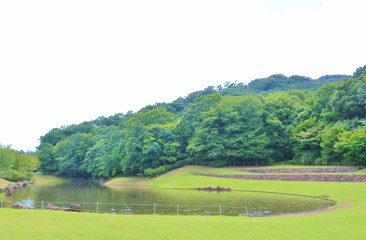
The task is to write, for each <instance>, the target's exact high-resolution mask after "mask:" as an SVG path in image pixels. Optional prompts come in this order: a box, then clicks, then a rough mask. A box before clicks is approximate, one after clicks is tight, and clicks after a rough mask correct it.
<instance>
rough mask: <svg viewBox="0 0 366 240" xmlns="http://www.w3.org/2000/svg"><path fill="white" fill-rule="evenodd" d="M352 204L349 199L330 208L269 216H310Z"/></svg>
mask: <svg viewBox="0 0 366 240" xmlns="http://www.w3.org/2000/svg"><path fill="white" fill-rule="evenodd" d="M350 206H351V203H350V202H348V201H345V202H343V203H342V204H341V205H338V206H335V207H330V208H325V209H319V210H314V211H308V212H300V213H286V214H279V215H271V216H267V217H285V216H286V217H287V216H309V215H313V214H318V213H327V212H333V211H337V210H340V209H344V208H348V207H350Z"/></svg>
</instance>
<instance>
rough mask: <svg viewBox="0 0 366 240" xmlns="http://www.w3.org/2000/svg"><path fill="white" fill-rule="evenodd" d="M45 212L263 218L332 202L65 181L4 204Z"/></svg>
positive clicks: (18, 195) (24, 193) (31, 189)
mask: <svg viewBox="0 0 366 240" xmlns="http://www.w3.org/2000/svg"><path fill="white" fill-rule="evenodd" d="M14 202H21V203H22V204H28V205H30V206H31V207H32V208H36V209H40V208H45V206H46V205H47V204H49V203H50V204H53V205H55V206H60V207H62V206H68V205H70V204H73V203H78V204H80V205H81V210H82V211H88V212H98V213H103V212H105V213H111V214H154V213H155V214H179V215H220V214H221V215H233V216H238V215H247V216H262V215H268V214H282V213H290V212H299V211H308V210H314V209H320V208H324V207H329V206H331V205H334V202H332V201H328V200H325V199H319V198H309V197H301V196H293V195H284V194H271V193H259V192H243V191H231V192H204V191H196V190H177V189H161V188H153V187H136V186H134V187H128V186H126V187H123V188H122V189H109V188H107V187H101V186H100V185H98V184H88V183H82V182H67V183H64V184H60V185H56V186H44V187H42V186H37V185H32V186H30V187H28V188H27V189H23V190H18V191H15V192H14V195H13V197H12V198H11V199H10V202H8V204H7V205H8V206H10V205H11V204H12V203H14Z"/></svg>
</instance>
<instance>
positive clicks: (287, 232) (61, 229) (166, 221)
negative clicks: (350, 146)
mask: <svg viewBox="0 0 366 240" xmlns="http://www.w3.org/2000/svg"><path fill="white" fill-rule="evenodd" d="M201 170H203V171H206V170H207V171H210V170H209V169H207V168H201V167H185V168H182V169H178V170H175V171H172V172H170V173H168V174H165V175H163V176H160V177H158V178H155V179H151V182H149V183H148V184H150V185H152V186H158V187H164V188H190V187H192V188H194V187H206V186H223V187H230V188H232V189H234V190H255V191H269V192H286V193H293V194H305V195H311V196H329V197H330V198H331V199H334V200H336V201H338V205H342V204H343V203H344V202H350V203H351V206H350V207H348V208H344V209H339V210H337V211H332V212H327V213H320V214H312V215H308V216H279V217H257V218H255V217H252V218H251V217H225V216H159V215H145V216H143V215H132V216H122V215H109V214H92V213H70V212H56V211H46V210H13V209H0V229H1V230H0V231H1V234H0V239H251V240H256V239H291V240H293V239H319V240H328V239H329V240H336V239H352V240H353V239H365V234H366V229H365V226H366V217H365V216H366V197H365V189H366V183H329V182H286V181H263V180H256V181H255V180H250V181H249V180H237V179H223V178H214V177H202V176H195V175H192V174H191V172H196V171H201Z"/></svg>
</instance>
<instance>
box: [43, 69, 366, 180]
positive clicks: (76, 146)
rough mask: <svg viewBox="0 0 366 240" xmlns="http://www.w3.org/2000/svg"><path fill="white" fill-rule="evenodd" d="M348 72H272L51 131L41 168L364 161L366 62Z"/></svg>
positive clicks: (75, 171) (153, 170)
mask: <svg viewBox="0 0 366 240" xmlns="http://www.w3.org/2000/svg"><path fill="white" fill-rule="evenodd" d="M344 77H347V76H345V75H329V76H324V77H322V78H320V79H321V80H319V79H318V80H311V79H309V78H305V77H301V76H292V77H290V78H287V77H285V76H283V75H272V76H270V77H269V78H266V79H256V80H254V81H252V82H251V83H250V84H248V85H243V84H230V83H228V84H226V85H224V86H223V87H222V86H219V87H217V88H214V87H208V88H206V89H205V90H202V91H198V92H194V93H191V94H190V95H188V96H187V97H186V98H178V99H177V100H175V101H173V102H171V103H159V104H155V105H153V106H146V107H145V108H143V109H141V110H140V111H138V112H136V113H132V112H127V113H126V114H116V115H114V116H110V117H100V118H98V119H95V120H93V121H88V122H83V123H81V124H77V125H70V126H64V127H61V128H54V129H52V130H51V131H50V132H48V133H47V134H46V135H44V136H42V137H41V138H40V145H39V146H38V148H37V152H36V155H37V156H38V158H39V160H40V162H41V165H40V170H41V171H43V172H45V173H52V174H57V175H61V176H67V177H82V178H110V177H113V176H116V175H119V174H123V175H144V176H156V175H159V174H162V173H164V172H166V171H168V170H171V169H174V168H178V167H181V166H184V165H187V164H196V165H210V166H239V165H240V166H242V165H265V164H271V163H275V162H282V161H292V162H293V163H296V164H304V165H312V164H316V165H350V166H364V165H365V163H366V156H365V154H364V153H365V148H366V108H365V106H366V67H361V68H358V69H357V70H356V72H355V73H354V75H353V77H348V78H344ZM320 81H322V83H320ZM314 82H316V83H314ZM311 84H313V85H311ZM299 86H300V87H299ZM309 86H310V87H309ZM314 86H315V88H317V90H314V89H313V88H314ZM301 87H303V88H301ZM299 88H300V90H299ZM294 89H297V90H294ZM285 90H287V91H285Z"/></svg>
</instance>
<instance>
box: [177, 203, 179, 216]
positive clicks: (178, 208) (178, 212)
mask: <svg viewBox="0 0 366 240" xmlns="http://www.w3.org/2000/svg"><path fill="white" fill-rule="evenodd" d="M177 215H179V204H177Z"/></svg>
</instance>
